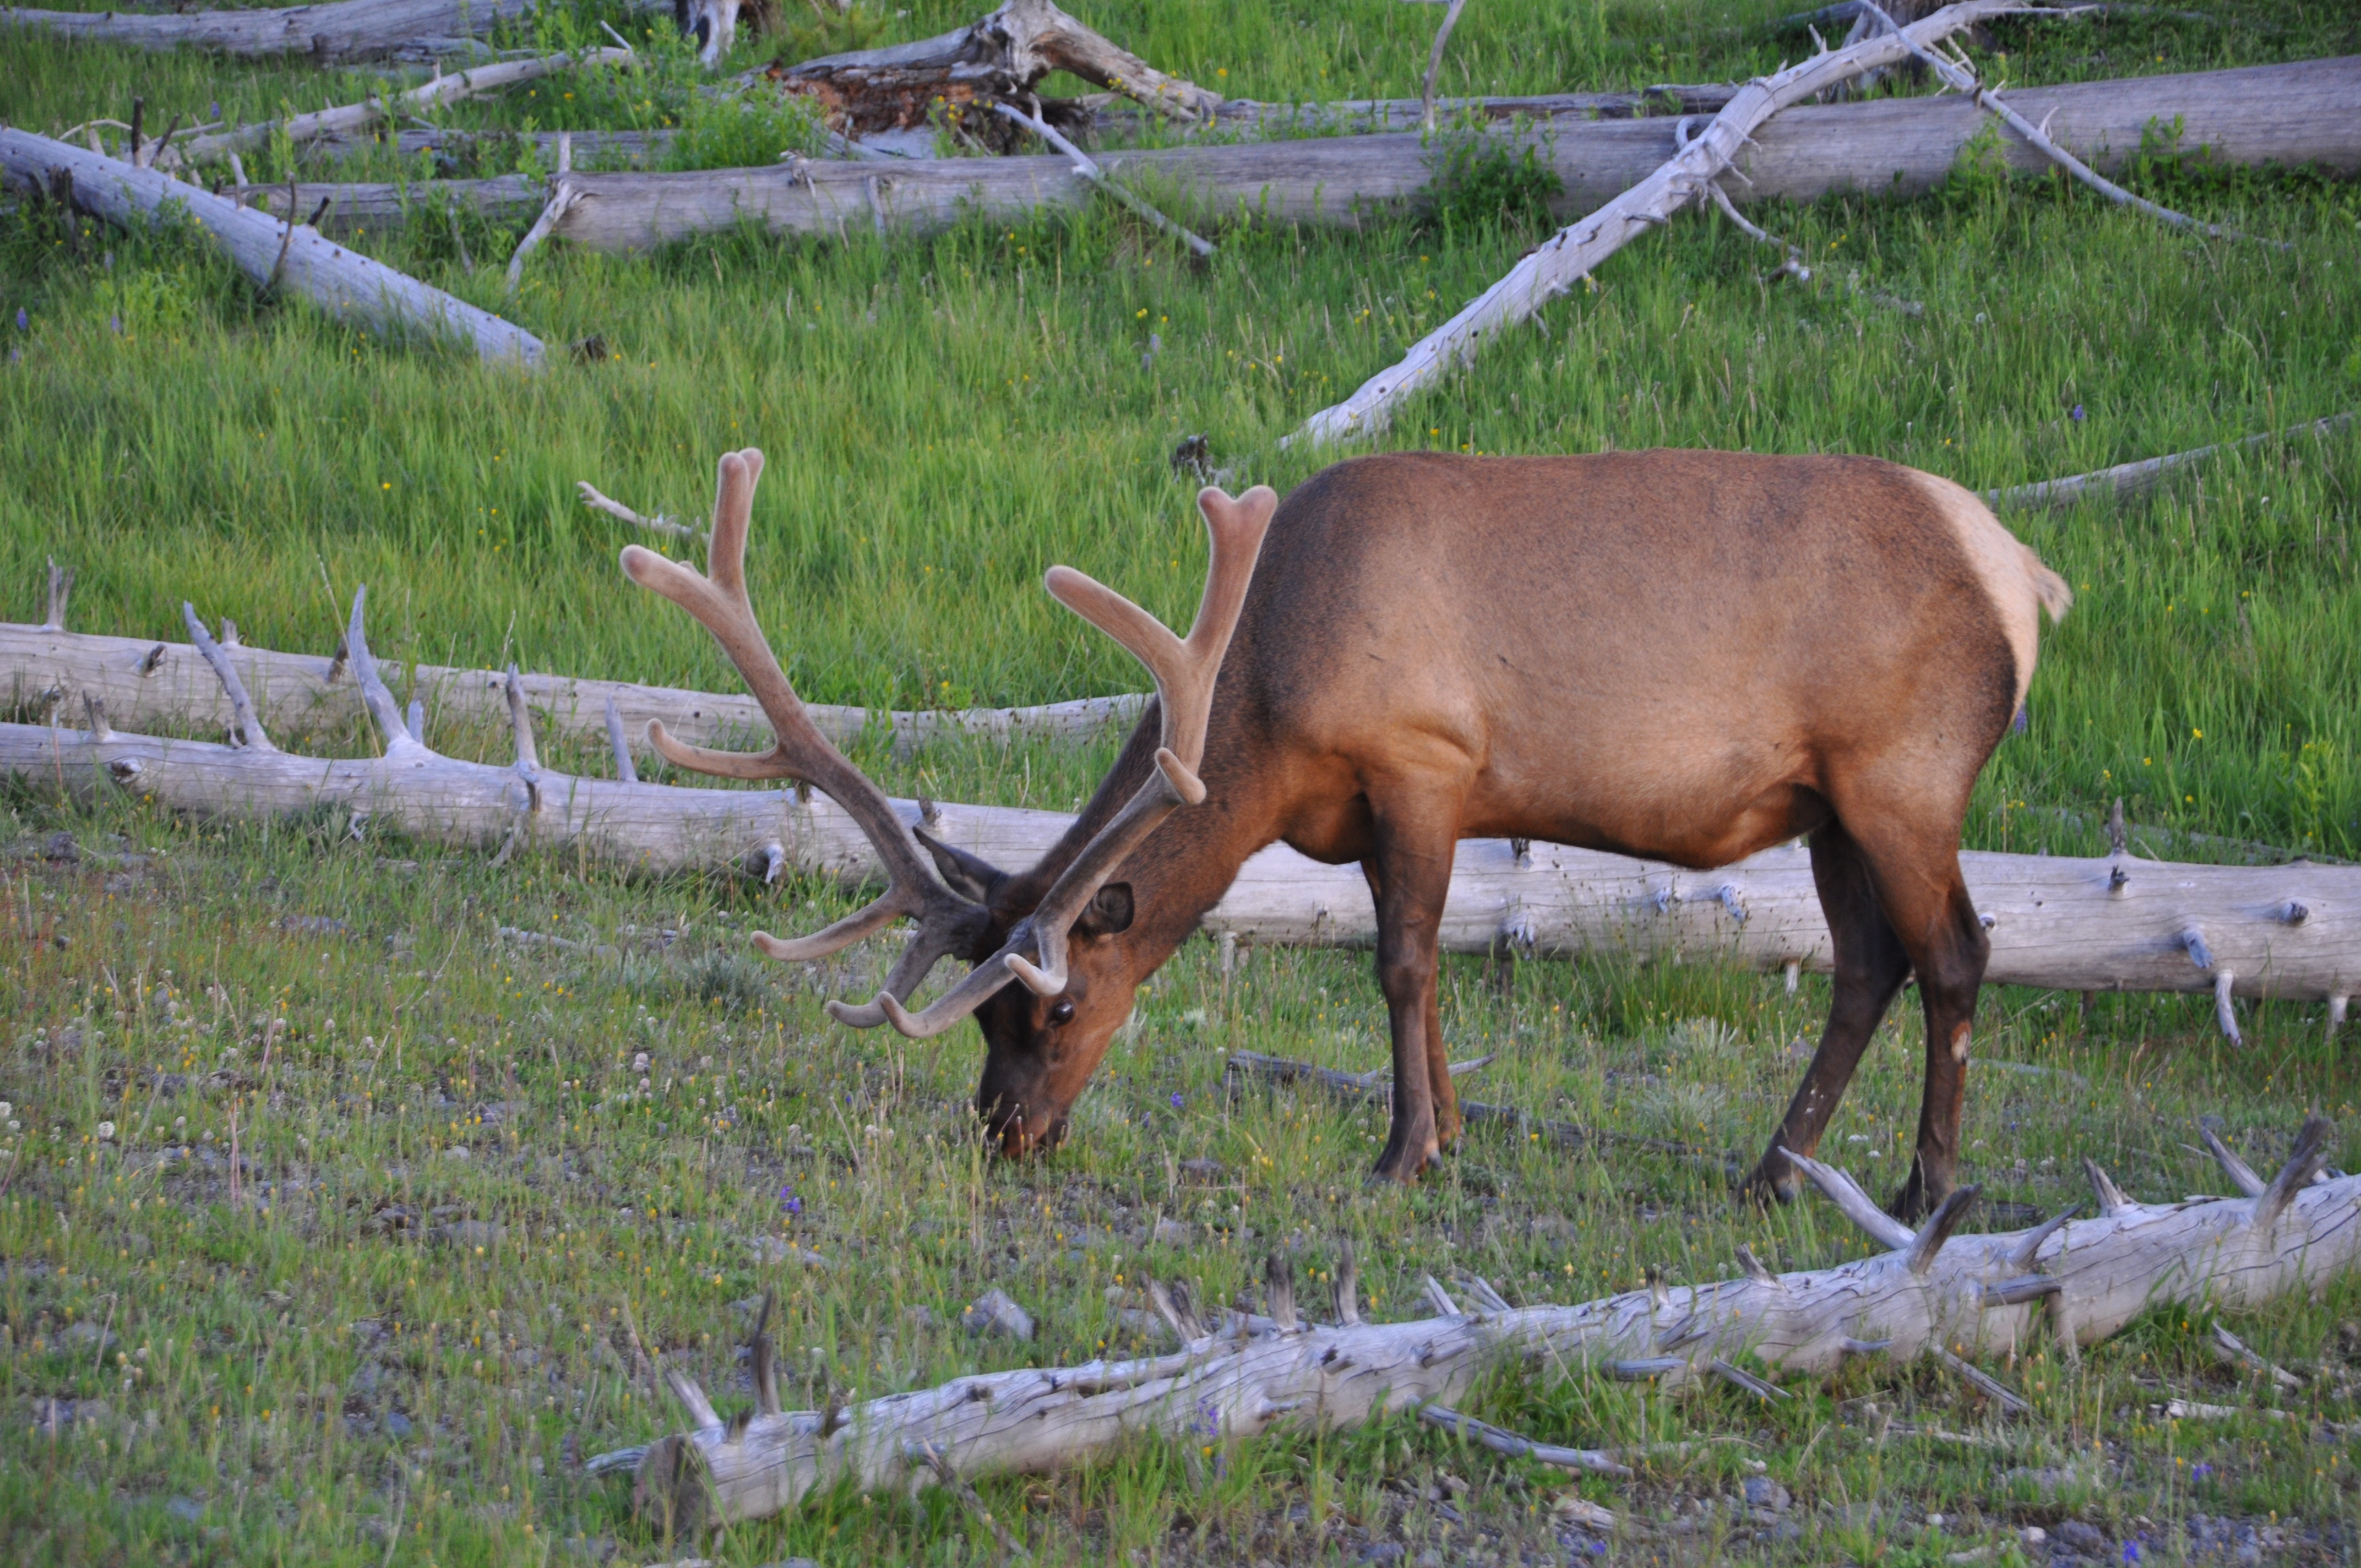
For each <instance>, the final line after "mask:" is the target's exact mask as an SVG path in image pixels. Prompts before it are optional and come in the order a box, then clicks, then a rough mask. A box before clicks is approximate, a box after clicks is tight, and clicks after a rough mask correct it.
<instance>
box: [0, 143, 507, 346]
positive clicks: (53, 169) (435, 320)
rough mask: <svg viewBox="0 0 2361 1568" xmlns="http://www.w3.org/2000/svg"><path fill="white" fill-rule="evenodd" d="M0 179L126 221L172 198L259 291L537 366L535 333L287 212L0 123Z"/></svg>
mask: <svg viewBox="0 0 2361 1568" xmlns="http://www.w3.org/2000/svg"><path fill="white" fill-rule="evenodd" d="M0 182H5V183H6V184H9V185H12V186H16V187H17V188H18V189H21V190H26V191H28V192H32V193H33V194H35V195H37V196H39V195H50V194H54V193H56V192H60V191H65V192H71V199H72V201H73V203H74V204H75V205H76V206H78V207H80V208H82V210H83V211H85V212H88V213H91V214H93V215H95V216H97V217H101V218H104V219H105V220H106V221H108V222H109V223H115V224H120V225H124V226H126V227H129V226H131V225H135V224H146V223H152V222H154V221H155V219H156V218H157V216H158V215H159V214H160V213H162V211H163V210H164V208H165V207H166V205H167V204H168V203H169V204H170V205H173V206H177V207H179V208H181V209H182V210H184V211H185V212H186V213H187V214H188V215H189V216H190V217H191V218H192V219H194V220H195V221H196V223H197V224H198V225H199V226H200V227H202V228H203V229H204V230H205V231H206V232H207V233H208V234H210V235H211V236H213V238H214V243H216V244H217V245H219V246H220V247H221V249H222V252H223V254H224V255H225V256H227V257H228V258H230V260H231V261H232V262H234V263H236V266H237V269H238V270H239V271H241V272H244V273H245V274H246V275H247V277H248V278H251V279H252V280H254V281H255V282H257V283H258V284H260V285H261V286H262V287H264V288H266V289H276V288H286V289H290V290H292V291H295V292H296V293H299V294H302V295H303V296H304V297H306V298H307V299H309V300H310V301H311V302H313V304H315V305H317V306H318V307H319V308H320V309H321V310H323V311H324V312H326V313H328V314H329V315H331V316H333V317H335V318H337V319H338V320H341V321H346V322H350V323H354V324H356V325H358V326H360V327H362V328H364V329H366V330H368V331H369V332H373V333H377V334H379V335H382V336H388V337H395V336H401V335H402V334H423V335H426V336H430V337H451V338H456V339H458V340H459V341H461V342H463V343H466V344H467V345H469V346H470V347H472V348H473V349H474V350H475V351H476V352H477V354H478V355H479V356H482V357H483V358H485V359H489V360H495V361H502V362H507V363H512V364H515V365H519V366H522V367H525V368H528V369H538V368H539V367H540V366H541V360H542V345H541V340H540V339H539V338H537V337H535V336H533V334H531V333H528V332H526V331H524V330H522V328H520V327H517V326H514V325H511V323H508V322H505V321H502V320H501V319H500V317H498V316H496V315H492V314H490V313H487V312H484V311H479V310H478V309H477V308H476V307H475V306H473V305H470V304H468V303H467V302H465V301H461V300H456V299H453V298H452V297H451V296H450V295H448V294H446V293H444V292H443V291H441V290H439V289H430V288H428V287H427V286H426V285H425V284H423V283H421V282H419V281H418V280H416V279H414V278H410V277H406V276H404V275H403V274H401V273H400V272H396V271H395V270H394V269H392V268H390V267H388V266H386V265H385V264H383V263H382V262H379V261H372V260H371V259H369V258H368V257H366V256H361V255H358V254H357V253H356V252H353V251H350V250H346V249H345V248H344V247H342V246H339V245H336V244H335V243H334V242H332V241H330V240H328V239H327V238H325V237H324V236H322V235H321V234H320V232H319V231H318V230H317V229H314V228H312V227H310V226H308V225H299V224H297V223H295V222H294V220H293V219H292V217H290V218H289V219H287V220H286V221H284V222H281V221H280V220H279V219H276V218H273V217H270V216H269V214H263V213H258V212H254V211H252V210H250V209H248V208H245V207H241V206H239V205H237V204H236V203H234V202H226V201H224V200H223V199H222V198H221V197H219V196H216V195H214V194H212V193H211V192H207V191H203V190H201V189H199V188H198V187H196V186H194V185H190V184H185V183H183V182H182V181H178V180H175V179H172V178H171V177H170V176H169V175H165V174H159V173H158V172H156V171H155V170H152V169H136V168H134V167H132V166H131V165H130V164H128V163H125V162H123V161H122V160H120V159H113V158H108V157H106V156H105V155H104V154H102V153H95V152H90V151H87V150H85V149H83V148H76V147H69V146H67V145H66V144H65V143H63V142H61V141H52V140H50V139H49V137H41V136H34V135H32V134H31V133H30V132H27V131H19V130H11V129H8V128H5V127H0Z"/></svg>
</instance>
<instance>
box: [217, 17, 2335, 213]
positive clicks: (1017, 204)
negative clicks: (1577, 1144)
mask: <svg viewBox="0 0 2361 1568" xmlns="http://www.w3.org/2000/svg"><path fill="white" fill-rule="evenodd" d="M2356 96H2361V57H2348V58H2345V59H2340V60H2306V61H2302V62H2300V63H2297V64H2292V65H2273V66H2254V67H2249V68H2245V69H2241V70H2236V71H2208V72H2202V73H2194V74H2189V75H2176V76H2151V77H2138V78H2133V79H2130V80H2125V81H2117V82H2076V83H2071V84H2070V85H2066V86H2061V87H2051V88H2025V89H2021V90H2019V91H2016V92H2014V93H2011V94H2010V98H2011V101H2012V102H2013V103H2014V104H2015V105H2016V106H2017V107H2018V108H2019V109H2020V110H2021V111H2023V112H2024V113H2025V114H2026V115H2028V116H2029V117H2031V118H2033V119H2034V120H2036V121H2039V120H2041V119H2043V118H2048V120H2049V135H2050V137H2051V139H2052V140H2054V141H2056V142H2058V143H2059V144H2060V145H2062V146H2066V147H2069V148H2072V149H2073V150H2074V151H2075V153H2076V154H2077V155H2078V156H2080V157H2081V158H2082V159H2084V160H2085V161H2086V162H2089V163H2090V164H2092V166H2093V167H2095V168H2099V169H2102V170H2120V169H2121V168H2122V167H2123V165H2124V164H2125V163H2126V162H2127V161H2129V159H2131V158H2132V156H2133V155H2134V154H2136V152H2137V151H2138V150H2139V147H2140V137H2141V135H2142V133H2143V131H2144V130H2146V129H2147V127H2148V126H2149V125H2150V123H2151V122H2160V123H2163V124H2170V123H2171V122H2172V121H2174V120H2175V119H2176V118H2178V119H2180V121H2181V122H2182V125H2183V127H2184V132H2183V136H2182V138H2181V145H2182V146H2183V147H2185V148H2191V149H2192V150H2193V149H2195V148H2200V147H2202V148H2204V149H2205V150H2206V154H2207V156H2208V157H2209V158H2211V159H2213V160H2214V161H2216V162H2220V163H2224V164H2248V165H2258V164H2266V163H2279V164H2290V165H2294V164H2304V163H2316V164H2318V165H2320V166H2321V167H2323V168H2325V169H2331V170H2343V171H2346V172H2350V171H2353V170H2361V116H2356V115H2351V114H2348V113H2346V112H2345V111H2346V109H2347V107H2348V106H2349V105H2350V104H2352V103H2353V102H2354V101H2355V99H2356ZM1983 119H1984V116H1983V114H1982V111H1981V110H1980V109H1978V108H1977V107H1976V106H1975V105H1974V104H1971V103H1969V102H1968V101H1966V100H1965V99H1962V98H1958V97H1940V98H1881V99H1876V100H1872V101H1871V102H1867V103H1857V104H1827V105H1806V106H1799V107H1795V108H1791V109H1788V110H1786V111H1785V112H1784V113H1782V114H1780V115H1778V116H1777V117H1775V118H1773V119H1772V120H1771V121H1770V122H1769V123H1767V124H1765V125H1763V126H1761V127H1760V128H1759V129H1758V130H1757V131H1756V132H1755V145H1753V146H1751V147H1748V148H1743V149H1741V152H1740V153H1739V155H1738V156H1737V158H1736V159H1734V161H1733V162H1732V164H1731V167H1732V168H1734V169H1735V170H1738V171H1739V172H1741V173H1742V174H1743V175H1745V176H1746V179H1747V180H1748V181H1752V183H1751V184H1749V183H1746V182H1745V181H1731V182H1730V185H1729V187H1728V189H1729V191H1730V196H1731V197H1732V199H1733V200H1735V201H1737V202H1739V203H1741V204H1743V203H1752V202H1759V201H1764V200H1769V199H1772V198H1786V199H1791V200H1797V201H1808V200H1811V199H1814V198H1816V197H1818V196H1823V195H1826V194H1828V192H1833V191H1862V192H1882V193H1893V194H1899V195H1912V194H1916V193H1919V192H1925V191H1927V190H1929V189H1931V188H1933V187H1934V186H1936V185H1938V184H1939V183H1940V182H1941V181H1943V180H1944V179H1945V178H1946V177H1947V176H1948V175H1949V172H1950V170H1951V169H1952V168H1953V166H1954V164H1955V163H1956V161H1957V159H1958V156H1959V153H1960V148H1964V147H1965V146H1966V145H1967V144H1968V142H1969V141H1970V140H1971V138H1972V137H1974V136H1975V135H1976V133H1977V131H1978V130H1979V129H1980V128H1981V126H1982V123H1983ZM1680 124H1681V119H1680V118H1678V117H1674V116H1660V117H1653V118H1647V119H1620V120H1599V121H1597V122H1581V121H1575V122H1568V123H1563V124H1559V125H1556V126H1550V127H1545V128H1543V129H1532V128H1527V129H1524V130H1519V129H1517V128H1516V127H1514V126H1497V127H1495V128H1494V129H1493V130H1491V131H1489V132H1488V133H1487V134H1490V135H1496V136H1499V137H1504V138H1520V137H1521V138H1524V139H1525V140H1526V141H1529V142H1530V144H1531V145H1532V146H1533V147H1535V148H1536V149H1537V150H1538V153H1539V156H1540V159H1541V160H1542V162H1543V163H1544V164H1545V165H1547V166H1548V167H1549V168H1550V169H1551V170H1552V171H1554V173H1555V174H1556V175H1557V177H1558V179H1559V181H1560V182H1561V185H1562V190H1561V192H1560V193H1559V195H1558V196H1557V197H1556V198H1554V201H1553V203H1552V211H1553V213H1554V214H1556V215H1557V216H1558V217H1559V218H1560V219H1561V220H1564V219H1567V218H1571V217H1573V216H1575V215H1576V214H1582V213H1587V212H1590V211H1592V210H1594V209H1596V208H1598V207H1599V206H1601V205H1602V204H1604V203H1607V202H1609V201H1610V200H1612V199H1613V198H1614V197H1616V196H1617V195H1619V194H1620V193H1621V192H1623V191H1625V190H1627V189H1629V188H1630V187H1631V186H1632V185H1634V184H1637V183H1638V182H1640V181H1644V180H1646V179H1647V178H1648V177H1649V175H1650V174H1651V173H1653V172H1654V171H1655V170H1658V169H1659V168H1660V167H1661V166H1662V165H1663V164H1664V162H1665V161H1666V160H1667V159H1670V158H1672V157H1673V156H1674V154H1675V151H1676V150H1677V148H1676V146H1675V129H1676V127H1677V126H1679V125H1680ZM1691 129H1692V130H1694V129H1695V126H1694V124H1692V126H1691ZM2001 154H2002V156H2003V157H2004V158H2005V159H2006V160H2007V161H2008V163H2009V164H2010V166H2011V167H2012V168H2015V169H2017V170H2026V171H2030V170H2038V169H2047V168H2048V167H2050V165H2049V162H2048V159H2046V158H2044V157H2042V156H2041V155H2040V154H2039V153H2037V152H2036V151H2034V150H2033V149H2032V148H2027V147H2025V146H2023V145H2022V144H2018V143H2004V144H2003V146H2002V148H2001ZM1432 156H1433V152H1432V148H1430V147H1428V146H1425V145H1422V141H1421V138H1420V137H1419V136H1418V135H1417V134H1416V133H1398V134H1389V135H1374V136H1349V137H1323V138H1317V139H1312V140H1302V141H1276V142H1254V143H1239V144H1233V145H1218V146H1215V145H1195V146H1186V147H1179V148H1157V149H1149V150H1130V151H1103V152H1097V153H1094V154H1093V157H1094V158H1095V159H1097V161H1098V162H1099V164H1100V165H1101V166H1102V167H1103V168H1104V170H1106V172H1107V173H1108V174H1109V175H1110V176H1112V177H1114V178H1115V179H1118V180H1122V181H1126V182H1130V183H1135V184H1137V187H1138V188H1139V189H1140V190H1141V191H1142V192H1145V193H1147V194H1148V195H1149V196H1150V197H1151V199H1152V200H1154V202H1155V203H1156V205H1157V206H1158V207H1159V209H1160V210H1162V211H1164V212H1166V213H1168V214H1172V215H1174V216H1175V217H1178V218H1180V219H1181V220H1182V221H1184V222H1185V221H1189V220H1190V219H1192V218H1193V219H1196V220H1198V221H1200V222H1208V221H1215V220H1222V219H1235V218H1237V217H1238V216H1240V215H1241V214H1244V215H1246V216H1248V217H1251V218H1255V219H1263V220H1268V221H1272V222H1279V223H1303V224H1312V225H1341V226H1345V227H1354V228H1357V227H1359V226H1361V225H1363V224H1364V223H1366V222H1367V221H1368V220H1369V219H1370V218H1371V217H1372V216H1377V215H1390V214H1401V213H1409V212H1416V211H1419V210H1422V208H1423V206H1424V205H1425V203H1427V201H1428V200H1429V194H1428V189H1427V186H1428V181H1429V178H1430V175H1431V173H1432V170H1431V167H1430V160H1431V159H1432ZM570 181H571V183H572V185H573V186H574V188H575V189H576V190H577V192H579V193H580V197H581V199H580V200H579V201H577V203H575V205H574V206H573V208H572V209H571V210H570V211H569V212H568V213H567V214H566V217H565V219H564V221H563V222H561V223H559V224H558V225H556V227H555V231H554V233H553V236H552V237H553V238H556V239H563V240H567V241H571V242H572V243H574V244H577V245H582V246H586V247H589V248H591V249H594V250H605V251H631V250H643V249H647V248H650V247H654V246H659V245H664V244H666V243H669V242H671V241H675V240H680V239H686V238H692V237H694V236H698V235H704V234H716V233H722V232H726V231H729V230H732V229H735V228H736V227H737V226H738V225H740V224H741V222H743V221H745V220H747V219H750V218H751V219H752V220H754V221H756V222H759V223H761V224H762V225H764V226H765V227H767V228H768V229H770V230H771V231H772V232H773V233H775V234H782V235H788V234H793V235H808V236H816V237H820V238H837V237H840V236H843V235H845V234H848V233H851V234H862V233H868V232H871V231H873V229H874V227H875V225H876V223H877V220H878V218H879V217H880V216H881V215H882V217H883V218H884V223H885V225H886V227H887V228H888V230H889V231H890V232H892V233H896V234H904V233H906V234H913V235H917V234H926V233H931V232H934V231H936V230H939V229H942V228H945V227H948V226H950V225H953V224H956V223H958V222H960V221H961V219H962V218H963V217H964V216H965V215H966V214H970V213H973V214H980V215H982V216H984V217H986V218H989V219H992V220H994V221H999V220H1005V219H1010V218H1016V217H1019V216H1022V215H1024V214H1028V213H1032V212H1035V211H1037V210H1039V209H1042V208H1049V207H1074V208H1079V207H1082V206H1084V205H1086V204H1087V203H1089V202H1090V200H1091V199H1092V197H1093V186H1092V185H1091V182H1090V181H1088V180H1086V179H1084V178H1083V177H1082V176H1081V175H1079V174H1076V173H1075V172H1074V171H1073V162H1072V160H1071V159H1066V158H1061V157H1055V156H1049V157H1043V156H1038V155H1028V156H1020V157H1007V158H952V159H899V160H895V161H892V162H879V161H873V160H863V161H855V160H851V159H798V160H795V161H792V162H788V163H782V164H779V165H777V166H775V167H767V168H761V169H724V170H704V171H700V172H696V173H686V174H662V173H636V172H619V173H605V174H600V173H589V172H583V171H581V170H577V171H576V172H575V173H574V174H573V175H572V176H571V177H570ZM872 192H874V194H873V193H872ZM252 194H253V195H255V196H256V197H258V198H259V199H262V200H265V201H268V202H269V203H271V204H272V205H273V207H274V209H280V210H283V206H284V203H285V201H286V187H284V186H280V187H279V188H278V189H277V190H276V191H263V190H259V189H257V190H256V191H254V192H252ZM330 197H333V198H334V199H335V205H334V206H333V207H332V208H331V209H330V212H329V215H328V219H327V222H328V224H329V225H330V226H331V227H334V226H335V225H338V224H346V225H357V226H366V227H368V228H372V229H375V228H380V227H384V226H388V225H394V224H399V223H403V222H407V221H409V219H410V215H411V214H412V213H415V212H419V211H422V210H423V211H425V212H428V213H431V212H432V211H433V203H434V202H435V201H437V200H439V199H447V200H452V201H456V202H459V203H463V204H465V205H467V206H468V207H471V208H473V209H474V210H476V211H478V212H483V213H486V214H490V215H495V216H499V217H502V218H505V219H507V220H509V221H511V222H517V223H524V222H530V221H531V220H532V219H533V216H534V214H538V213H539V212H541V211H542V209H543V207H544V204H545V203H547V201H548V199H549V192H548V190H547V188H546V187H545V186H527V185H526V184H525V183H524V182H522V181H518V180H516V179H515V178H514V177H510V178H509V179H508V180H507V181H503V182H499V183H493V182H487V181H466V180H453V181H432V182H426V183H420V184H413V185H410V186H408V187H402V186H397V185H393V184H387V183H368V182H353V181H337V182H310V183H304V184H302V185H300V186H299V187H298V188H297V190H296V192H295V202H296V204H297V205H298V206H300V207H301V208H302V210H303V211H304V212H305V213H309V212H311V211H312V210H313V208H315V207H316V206H318V204H319V203H320V202H321V201H322V200H323V199H324V198H330ZM437 221H439V219H438V220H437ZM1642 226H1644V225H1642Z"/></svg>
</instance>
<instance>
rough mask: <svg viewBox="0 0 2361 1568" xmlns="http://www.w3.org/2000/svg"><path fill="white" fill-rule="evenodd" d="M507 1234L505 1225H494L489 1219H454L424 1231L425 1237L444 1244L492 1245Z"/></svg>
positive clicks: (462, 1245) (458, 1245)
mask: <svg viewBox="0 0 2361 1568" xmlns="http://www.w3.org/2000/svg"><path fill="white" fill-rule="evenodd" d="M507 1234H509V1230H508V1227H507V1226H506V1225H496V1224H494V1223H491V1222H490V1221H489V1220H455V1221H453V1222H452V1223H450V1224H447V1225H437V1226H435V1227H434V1229H433V1230H431V1231H428V1232H427V1233H426V1239H427V1240H428V1241H431V1242H440V1243H441V1244H442V1245H445V1246H456V1247H493V1246H498V1245H500V1238H502V1237H503V1236H505V1235H507Z"/></svg>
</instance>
